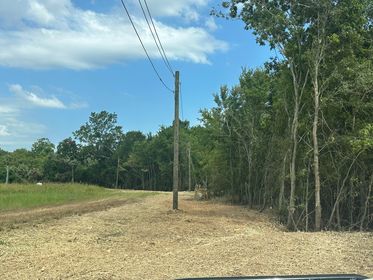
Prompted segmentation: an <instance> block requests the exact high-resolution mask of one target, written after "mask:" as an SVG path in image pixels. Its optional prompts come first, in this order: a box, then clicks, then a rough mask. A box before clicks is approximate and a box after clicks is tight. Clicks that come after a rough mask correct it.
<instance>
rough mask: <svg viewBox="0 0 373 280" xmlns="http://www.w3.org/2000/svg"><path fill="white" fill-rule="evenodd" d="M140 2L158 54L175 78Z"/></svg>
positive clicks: (139, 0)
mask: <svg viewBox="0 0 373 280" xmlns="http://www.w3.org/2000/svg"><path fill="white" fill-rule="evenodd" d="M138 2H139V4H140V7H141V10H142V13H143V15H144V17H145V20H146V23H147V24H148V27H149V30H150V33H151V34H152V37H153V40H154V42H155V45H156V46H157V49H158V52H159V54H160V55H161V57H162V60H163V62H164V64H165V65H166V67H167V69H168V70H169V71H170V72H171V74H172V76H174V72H173V71H172V68H171V66H170V64H169V63H168V61H167V60H166V57H165V56H164V54H163V53H162V51H161V49H160V47H159V44H158V42H157V39H156V38H155V35H154V31H153V29H152V28H151V26H150V22H149V20H148V17H147V15H146V13H145V10H144V7H143V5H142V4H141V0H138Z"/></svg>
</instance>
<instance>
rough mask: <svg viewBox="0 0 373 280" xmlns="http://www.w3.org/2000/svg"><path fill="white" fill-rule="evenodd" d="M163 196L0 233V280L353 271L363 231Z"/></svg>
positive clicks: (369, 248)
mask: <svg viewBox="0 0 373 280" xmlns="http://www.w3.org/2000/svg"><path fill="white" fill-rule="evenodd" d="M170 206H171V194H160V195H157V196H151V197H147V198H145V199H143V200H141V201H137V202H129V203H128V204H125V205H122V206H118V207H116V208H111V209H108V210H105V211H99V212H92V213H86V214H83V215H80V216H78V215H75V216H69V217H64V218H60V219H58V220H50V221H46V222H43V223H34V224H30V225H25V226H21V227H20V228H15V229H6V230H3V231H0V279H2V280H5V279H132V280H136V279H143V280H144V279H145V280H148V279H149V280H150V279H162V280H164V279H175V278H181V277H191V276H194V277H197V276H237V275H273V274H277V275H278V274H315V273H359V274H365V275H368V276H373V235H372V234H371V233H326V232H322V233H302V232H298V233H289V232H285V231H284V229H283V228H282V227H281V226H279V225H277V224H275V223H273V222H271V221H270V219H269V218H268V216H266V215H265V214H260V213H258V212H256V211H252V210H247V209H245V208H242V207H239V206H231V205H226V204H220V203H216V202H215V203H213V202H197V201H194V200H192V196H191V195H190V194H186V193H182V194H180V208H181V209H182V210H181V211H178V212H173V211H170V210H169V209H170Z"/></svg>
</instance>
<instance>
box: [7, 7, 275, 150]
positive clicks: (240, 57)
mask: <svg viewBox="0 0 373 280" xmlns="http://www.w3.org/2000/svg"><path fill="white" fill-rule="evenodd" d="M125 3H127V5H128V8H129V10H130V13H131V14H132V16H133V19H134V21H135V24H136V26H137V27H138V30H139V33H140V35H141V37H142V39H143V41H144V44H145V46H146V47H147V49H148V51H149V54H150V56H151V57H152V59H153V61H154V63H155V65H156V67H157V69H158V70H159V73H160V75H161V76H162V78H163V80H164V81H165V83H166V84H167V85H168V86H169V87H173V78H172V76H171V74H170V73H169V72H168V71H167V69H166V67H165V66H164V64H163V62H162V60H161V59H160V57H159V54H158V52H157V49H156V46H155V44H154V42H153V41H152V37H151V34H150V32H149V30H148V29H147V25H146V22H145V20H144V18H143V17H142V14H141V13H140V10H139V4H138V2H137V0H125ZM147 3H148V4H149V6H150V10H151V11H152V13H153V16H154V18H155V24H156V26H157V30H158V32H159V36H160V38H161V40H162V43H163V45H164V48H165V51H166V53H167V56H168V58H169V60H170V63H171V65H172V67H173V68H174V69H175V70H179V71H180V76H181V83H182V87H181V94H182V113H183V114H182V116H181V117H182V118H183V119H187V120H189V121H190V122H191V124H192V125H195V124H198V118H199V116H200V114H199V110H200V109H202V108H210V107H211V106H213V98H212V94H213V93H216V92H218V91H219V88H220V86H221V85H228V86H229V87H231V86H233V85H235V84H237V82H238V77H239V74H240V73H241V70H242V68H243V67H249V68H254V67H260V66H261V65H262V64H263V63H264V62H265V61H266V60H267V59H268V58H269V56H270V52H269V50H268V48H266V47H260V46H258V45H257V44H256V43H255V38H254V37H253V35H251V33H250V32H249V31H245V30H244V28H243V24H242V23H241V22H240V21H232V20H230V21H228V20H224V19H218V18H213V17H211V16H210V15H209V13H210V10H211V9H212V7H218V5H219V3H220V1H216V0H147ZM0 32H1V36H0V148H1V149H5V150H14V149H17V148H30V147H31V145H32V143H33V142H35V141H36V140H37V139H38V138H41V137H47V138H49V139H50V140H51V141H52V142H53V143H55V144H58V142H59V141H61V140H62V139H64V138H67V137H69V136H71V135H72V132H73V131H75V130H77V129H78V128H79V127H80V126H81V125H82V124H84V123H85V122H86V121H87V120H88V117H89V115H90V113H91V112H97V111H101V110H107V111H109V112H115V113H117V114H118V122H119V124H120V125H122V126H123V129H124V131H125V132H126V131H129V130H140V131H143V132H144V133H148V132H152V133H154V132H156V131H157V130H158V129H159V127H160V126H161V125H167V126H168V125H171V123H172V119H173V95H172V93H170V92H168V91H167V90H165V88H164V87H163V86H162V84H161V83H160V82H159V80H158V79H157V77H156V76H155V73H154V72H153V70H152V68H151V66H150V64H149V62H148V61H147V59H146V57H145V54H144V52H143V50H142V49H141V45H140V43H139V42H138V39H137V37H136V35H135V33H134V31H133V29H132V27H131V26H130V23H129V21H128V19H127V18H126V15H125V13H124V10H123V7H122V6H121V3H120V0H115V1H114V0H3V1H1V3H0Z"/></svg>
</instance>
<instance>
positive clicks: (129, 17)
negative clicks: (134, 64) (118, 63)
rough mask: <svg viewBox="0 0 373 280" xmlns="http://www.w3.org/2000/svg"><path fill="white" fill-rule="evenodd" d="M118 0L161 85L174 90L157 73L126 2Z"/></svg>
mask: <svg viewBox="0 0 373 280" xmlns="http://www.w3.org/2000/svg"><path fill="white" fill-rule="evenodd" d="M120 1H121V2H122V5H123V8H124V10H125V11H126V13H127V16H128V19H129V20H130V22H131V24H132V27H133V30H135V33H136V35H137V38H138V39H139V41H140V43H141V46H142V48H143V49H144V52H145V54H146V56H147V57H148V60H149V62H150V64H151V65H152V67H153V70H154V72H155V73H156V75H157V76H158V78H159V80H160V81H161V83H162V84H163V86H164V87H165V88H166V89H168V90H169V91H171V92H174V91H173V90H172V89H170V88H169V87H168V86H167V85H166V84H165V82H164V81H163V80H162V78H161V76H160V75H159V73H158V71H157V69H156V68H155V66H154V63H153V61H152V60H151V59H150V56H149V54H148V51H147V50H146V48H145V46H144V43H143V42H142V40H141V37H140V35H139V33H138V32H137V29H136V26H135V24H134V23H133V21H132V18H131V15H130V13H129V12H128V9H127V7H126V4H124V2H123V0H120Z"/></svg>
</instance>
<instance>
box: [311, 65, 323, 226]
mask: <svg viewBox="0 0 373 280" xmlns="http://www.w3.org/2000/svg"><path fill="white" fill-rule="evenodd" d="M318 67H319V66H318V64H317V65H316V66H315V73H314V75H315V76H314V79H313V80H314V81H313V84H314V105H315V108H314V118H313V127H312V139H313V171H314V176H315V230H316V231H320V230H321V202H320V188H321V186H320V171H319V168H320V163H319V142H318V137H317V127H318V124H319V109H320V92H319V81H318V75H319V74H318V71H319V68H318Z"/></svg>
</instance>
